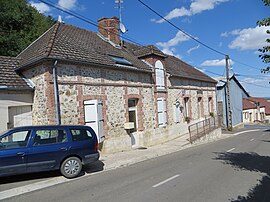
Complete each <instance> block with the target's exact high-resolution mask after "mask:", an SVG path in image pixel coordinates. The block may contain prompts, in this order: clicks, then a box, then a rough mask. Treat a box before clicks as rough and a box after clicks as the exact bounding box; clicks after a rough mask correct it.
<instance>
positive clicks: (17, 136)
mask: <svg viewBox="0 0 270 202" xmlns="http://www.w3.org/2000/svg"><path fill="white" fill-rule="evenodd" d="M98 159H99V152H98V140H97V137H96V134H95V132H94V130H93V129H92V128H91V127H89V126H75V125H74V126H28V127H19V128H14V129H11V130H8V131H6V132H4V133H2V134H0V176H6V175H17V174H22V173H32V172H41V171H50V170H58V169H59V170H60V172H61V173H62V175H63V176H65V177H66V178H74V177H77V176H78V175H79V174H80V172H81V169H82V166H83V165H85V164H89V163H91V162H94V161H97V160H98Z"/></svg>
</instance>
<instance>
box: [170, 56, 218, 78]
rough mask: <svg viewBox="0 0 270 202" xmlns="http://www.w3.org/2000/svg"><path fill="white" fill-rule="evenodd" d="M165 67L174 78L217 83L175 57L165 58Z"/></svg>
mask: <svg viewBox="0 0 270 202" xmlns="http://www.w3.org/2000/svg"><path fill="white" fill-rule="evenodd" d="M165 65H166V68H167V72H169V73H170V74H171V75H172V76H179V77H183V78H188V79H195V80H200V81H207V82H211V83H217V81H216V80H214V79H212V78H211V77H209V76H207V75H206V74H204V73H202V72H201V71H199V70H197V69H196V68H194V67H192V66H190V65H189V64H187V63H185V62H183V61H182V60H180V59H178V58H176V57H174V56H168V57H167V58H165Z"/></svg>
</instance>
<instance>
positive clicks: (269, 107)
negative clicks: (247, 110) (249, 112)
mask: <svg viewBox="0 0 270 202" xmlns="http://www.w3.org/2000/svg"><path fill="white" fill-rule="evenodd" d="M246 100H249V102H253V103H259V105H260V107H265V114H266V115H270V102H268V101H267V100H266V99H264V98H259V97H249V98H246Z"/></svg>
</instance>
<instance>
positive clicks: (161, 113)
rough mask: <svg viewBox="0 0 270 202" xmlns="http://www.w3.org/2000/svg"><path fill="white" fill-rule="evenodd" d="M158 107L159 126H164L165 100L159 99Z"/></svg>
mask: <svg viewBox="0 0 270 202" xmlns="http://www.w3.org/2000/svg"><path fill="white" fill-rule="evenodd" d="M157 106H158V125H159V126H162V125H164V118H163V106H164V105H163V98H158V99H157Z"/></svg>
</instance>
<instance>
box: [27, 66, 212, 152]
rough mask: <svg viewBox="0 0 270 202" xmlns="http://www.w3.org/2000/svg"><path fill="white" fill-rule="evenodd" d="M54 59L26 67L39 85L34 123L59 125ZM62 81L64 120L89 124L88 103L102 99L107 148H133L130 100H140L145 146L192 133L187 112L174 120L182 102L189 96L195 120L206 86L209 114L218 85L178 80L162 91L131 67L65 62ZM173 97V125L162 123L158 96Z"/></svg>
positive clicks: (170, 119)
mask: <svg viewBox="0 0 270 202" xmlns="http://www.w3.org/2000/svg"><path fill="white" fill-rule="evenodd" d="M52 67H53V63H44V64H40V65H38V66H36V67H34V68H31V69H29V70H26V71H25V72H24V75H25V76H26V77H27V78H29V79H31V80H32V81H33V82H34V84H35V86H36V87H35V97H34V104H33V123H34V124H54V123H55V122H56V121H55V101H54V99H55V98H54V90H53V78H52ZM57 75H58V77H57V80H58V88H59V98H60V112H61V122H62V124H83V125H84V124H85V122H84V116H85V115H84V104H83V103H84V101H85V100H93V99H98V100H101V101H102V103H103V108H102V114H103V118H104V134H105V142H104V143H103V147H102V151H103V152H117V151H123V150H129V149H131V144H132V141H131V136H130V134H129V132H128V131H127V130H126V129H125V128H124V124H125V123H126V122H128V121H129V120H128V119H129V114H128V113H129V112H128V99H137V100H138V104H137V116H138V132H137V134H138V136H139V144H140V145H141V146H152V145H155V144H160V143H162V142H166V141H168V140H171V139H174V138H177V137H179V136H181V135H184V134H186V133H187V127H188V124H187V123H186V122H185V120H184V116H183V114H182V115H181V120H180V122H179V123H175V121H174V113H175V112H174V107H175V102H176V100H179V101H180V103H181V105H183V98H184V97H185V96H187V95H188V96H189V98H190V106H192V107H191V116H192V119H193V121H196V120H199V117H198V116H197V113H198V112H197V107H196V106H197V100H198V95H197V90H202V92H203V93H202V95H201V96H202V106H203V108H202V110H203V114H204V116H208V115H209V112H208V98H209V97H212V98H213V103H214V111H216V108H215V103H216V100H215V97H216V96H215V87H214V86H213V85H211V84H209V83H204V82H198V81H191V80H186V79H179V78H173V79H168V80H167V81H166V83H167V85H168V88H166V89H165V90H164V91H163V92H157V91H156V89H155V88H154V85H153V77H152V75H151V73H145V72H135V71H130V70H126V69H121V70H119V69H107V68H104V67H102V68H101V67H94V66H87V65H73V64H70V63H61V62H60V61H58V65H57ZM160 96H161V97H164V98H166V100H167V117H168V124H167V126H165V127H158V120H157V117H158V116H157V104H156V99H157V97H160Z"/></svg>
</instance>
